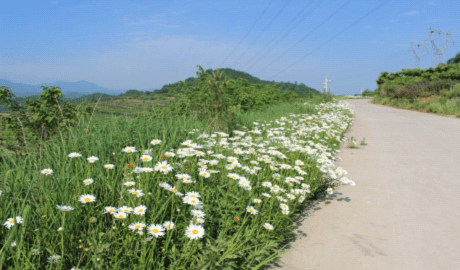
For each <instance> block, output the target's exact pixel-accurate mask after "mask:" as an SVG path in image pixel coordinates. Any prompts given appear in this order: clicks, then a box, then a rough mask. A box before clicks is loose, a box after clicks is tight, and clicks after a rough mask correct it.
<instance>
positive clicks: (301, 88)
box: [154, 68, 320, 97]
mask: <svg viewBox="0 0 460 270" xmlns="http://www.w3.org/2000/svg"><path fill="white" fill-rule="evenodd" d="M214 71H216V70H212V69H208V70H206V72H207V73H209V74H210V75H211V73H212V72H214ZM219 71H221V72H222V78H225V76H227V77H229V78H231V79H233V80H237V79H238V78H242V79H245V80H246V81H248V83H249V84H261V85H273V84H275V83H277V82H275V81H264V80H261V79H259V78H256V77H254V76H252V75H250V74H248V73H246V72H243V71H238V70H234V69H231V68H224V69H219ZM195 80H196V78H194V77H190V78H188V79H186V80H185V81H184V82H185V83H186V84H187V86H188V87H189V88H190V87H192V86H195V85H196V84H197V83H196V82H195ZM278 84H279V86H280V88H281V92H284V91H286V90H287V89H290V90H292V91H294V92H296V93H297V95H298V97H305V96H307V95H308V94H309V93H310V92H313V94H320V92H319V91H318V90H315V89H313V88H311V87H308V86H306V85H305V84H303V83H301V84H297V82H295V83H290V82H278ZM171 90H174V91H176V92H180V91H181V86H180V85H179V82H176V83H173V84H167V85H164V86H163V87H162V88H161V89H160V90H156V91H155V92H154V93H169V91H171Z"/></svg>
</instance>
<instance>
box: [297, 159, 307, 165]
mask: <svg viewBox="0 0 460 270" xmlns="http://www.w3.org/2000/svg"><path fill="white" fill-rule="evenodd" d="M295 165H297V166H302V165H305V163H303V161H302V160H296V161H295Z"/></svg>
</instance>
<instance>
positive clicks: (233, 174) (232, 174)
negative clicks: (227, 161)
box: [227, 173, 240, 180]
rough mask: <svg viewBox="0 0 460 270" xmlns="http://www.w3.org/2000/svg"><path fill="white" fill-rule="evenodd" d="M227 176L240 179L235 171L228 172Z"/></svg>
mask: <svg viewBox="0 0 460 270" xmlns="http://www.w3.org/2000/svg"><path fill="white" fill-rule="evenodd" d="M227 176H228V177H230V178H232V179H235V180H238V179H240V176H239V175H238V174H236V173H229V174H227Z"/></svg>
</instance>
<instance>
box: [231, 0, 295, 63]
mask: <svg viewBox="0 0 460 270" xmlns="http://www.w3.org/2000/svg"><path fill="white" fill-rule="evenodd" d="M289 2H291V0H288V1H287V2H286V4H284V6H283V7H282V8H281V9H280V10H279V11H278V13H276V15H275V17H274V18H273V19H272V20H271V21H270V22H269V23H268V24H267V26H265V28H264V30H262V32H261V33H260V34H259V35H258V36H257V37H256V39H255V40H254V41H253V42H252V43H251V45H249V47H248V48H247V49H246V51H244V53H243V54H242V55H241V56H240V57H239V58H238V59H236V61H235V63H233V65H235V64H236V62H238V60H240V59H241V57H243V56H244V55H245V54H246V53H247V52H248V51H249V49H250V48H251V47H252V45H254V43H255V42H256V41H257V40H258V39H259V37H260V36H261V35H262V34H263V33H264V32H265V30H267V28H268V27H270V25H271V24H272V23H273V21H274V20H275V19H276V18H278V16H279V15H280V14H281V12H283V10H284V8H285V7H286V6H287V5H288V4H289Z"/></svg>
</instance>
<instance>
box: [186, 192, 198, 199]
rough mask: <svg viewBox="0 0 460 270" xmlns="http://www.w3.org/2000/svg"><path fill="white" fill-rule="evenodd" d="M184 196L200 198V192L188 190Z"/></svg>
mask: <svg viewBox="0 0 460 270" xmlns="http://www.w3.org/2000/svg"><path fill="white" fill-rule="evenodd" d="M185 196H187V197H190V198H200V197H201V196H200V193H198V192H196V191H190V192H187V194H185Z"/></svg>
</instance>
